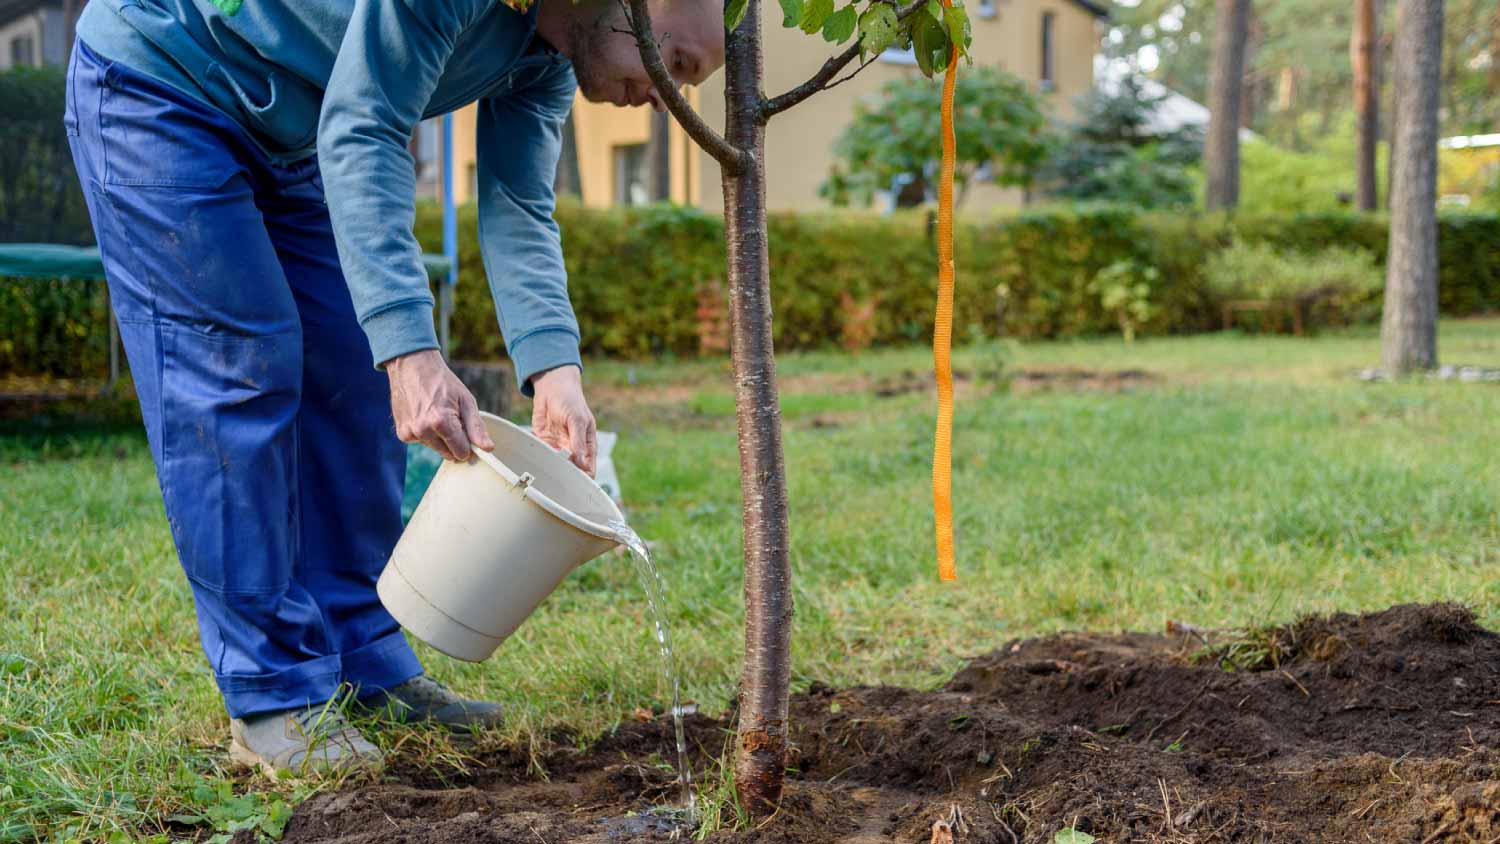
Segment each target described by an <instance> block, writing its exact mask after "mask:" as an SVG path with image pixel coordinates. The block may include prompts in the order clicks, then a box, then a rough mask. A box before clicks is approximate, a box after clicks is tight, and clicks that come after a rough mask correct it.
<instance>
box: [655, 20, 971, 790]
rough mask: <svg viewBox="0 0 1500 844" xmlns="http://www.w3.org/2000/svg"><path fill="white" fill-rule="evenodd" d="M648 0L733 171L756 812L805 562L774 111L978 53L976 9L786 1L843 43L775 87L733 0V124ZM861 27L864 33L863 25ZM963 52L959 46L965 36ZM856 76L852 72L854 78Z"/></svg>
mask: <svg viewBox="0 0 1500 844" xmlns="http://www.w3.org/2000/svg"><path fill="white" fill-rule="evenodd" d="M646 4H647V0H629V5H628V7H627V8H628V12H629V17H630V26H631V29H632V30H633V32H634V34H635V39H636V46H637V47H638V48H639V49H640V53H641V60H642V61H643V62H644V64H645V66H646V71H647V73H648V74H650V76H651V80H652V82H653V84H654V85H655V87H656V90H657V92H658V93H659V94H660V95H661V97H662V99H663V100H664V101H665V102H666V104H667V108H668V109H669V110H670V111H671V112H672V115H673V116H674V117H676V118H677V122H678V123H679V124H680V125H681V126H682V128H683V130H684V131H686V132H687V134H688V136H689V137H690V138H692V139H693V141H694V142H695V143H697V144H698V145H699V146H701V147H702V148H703V149H704V150H705V151H707V152H708V153H709V154H710V155H712V156H713V157H714V158H715V159H717V160H718V162H719V165H720V167H721V168H722V170H723V174H724V237H725V241H726V244H725V245H726V251H727V257H728V278H729V309H730V337H729V350H730V361H731V364H732V369H733V379H734V395H735V416H736V419H737V424H738V431H739V446H740V494H741V498H742V504H741V506H742V509H743V514H742V515H743V523H744V555H745V667H744V674H743V675H742V677H741V679H740V707H739V712H740V716H739V717H740V721H739V752H738V754H737V757H736V760H735V767H734V774H735V789H736V791H737V792H738V794H739V798H740V804H741V805H742V806H743V807H744V808H745V809H746V810H747V811H748V812H749V813H750V814H751V815H752V816H753V817H756V818H766V817H769V816H770V815H771V814H773V813H774V812H775V811H776V809H777V808H778V807H779V806H780V803H781V790H782V783H783V780H784V778H785V775H786V753H787V710H788V698H789V690H790V685H791V632H792V627H791V621H792V590H791V579H792V572H791V566H790V561H789V556H788V552H789V550H790V539H789V535H788V529H787V496H786V466H785V462H784V460H783V458H782V447H781V403H780V397H779V394H778V392H777V389H776V361H775V357H774V354H773V350H772V346H771V283H770V282H771V278H770V266H769V263H768V258H767V243H766V171H765V129H766V122H767V121H768V120H770V119H771V118H772V117H774V116H775V115H777V114H779V113H780V112H782V111H785V110H787V109H789V108H791V107H792V106H795V105H797V104H798V103H800V102H802V101H803V100H805V99H807V98H808V97H810V96H812V95H813V94H815V93H818V92H819V91H823V90H826V89H828V88H831V87H833V86H834V85H837V84H838V83H839V82H840V81H842V79H838V78H836V77H838V74H839V73H840V71H842V70H843V69H844V68H846V67H848V66H849V64H851V63H852V62H854V61H855V60H856V59H860V65H859V68H856V69H855V70H854V71H852V72H853V73H857V72H859V69H862V68H864V67H865V66H866V65H868V64H869V63H870V62H872V61H873V60H874V59H875V57H876V56H879V55H880V53H881V52H882V51H884V50H885V49H886V48H887V47H890V46H892V45H899V46H902V47H905V46H907V45H910V46H911V47H912V49H913V50H914V51H915V54H916V58H917V62H918V65H919V66H920V67H921V69H922V70H923V71H924V72H926V73H929V74H930V73H933V72H935V71H937V70H941V69H943V68H945V67H946V66H947V65H948V63H949V60H950V51H951V52H955V53H956V52H965V51H966V50H967V45H968V40H969V26H968V18H967V16H966V14H965V13H964V11H963V8H962V6H955V7H951V8H950V7H943V6H940V5H939V2H938V0H911V2H910V4H909V5H905V6H900V7H898V6H897V5H895V4H894V3H892V2H888V0H866V2H865V3H864V6H865V8H864V10H863V11H860V10H859V8H858V5H859V2H858V0H854V2H850V3H848V4H847V5H845V6H843V7H842V8H840V9H838V10H837V11H835V10H834V0H781V7H782V9H783V11H784V12H785V13H786V21H785V23H786V25H787V26H793V25H795V26H798V27H800V28H801V29H802V31H804V32H806V33H808V34H809V35H811V34H814V33H819V32H821V33H822V35H823V37H824V39H825V40H827V41H829V42H832V43H835V44H840V43H843V42H845V41H848V40H849V39H850V38H851V37H852V38H854V43H852V44H850V45H849V46H848V47H847V48H845V49H844V50H843V51H841V52H840V53H838V54H837V55H835V56H833V57H831V58H829V59H828V60H827V61H825V62H824V63H823V65H822V67H821V68H819V70H818V72H817V73H815V74H814V75H813V76H812V78H810V79H808V80H807V81H806V82H804V83H802V84H801V85H798V86H797V87H796V88H793V89H792V90H790V91H787V92H786V93H784V94H781V95H779V96H775V97H767V96H766V95H765V94H764V93H763V91H762V90H761V87H762V86H761V80H762V63H761V62H762V59H761V29H760V26H761V25H760V9H761V4H760V3H759V2H749V0H727V2H726V3H725V9H724V23H725V27H726V29H727V30H728V35H727V39H726V42H725V65H724V77H725V78H724V99H725V105H726V109H725V123H726V126H725V131H724V133H723V134H722V135H721V134H719V133H718V132H717V131H715V130H714V129H713V128H712V127H710V126H709V125H708V124H707V123H705V122H704V120H703V118H702V117H701V116H700V115H699V114H698V113H697V112H695V111H694V110H693V108H692V106H691V105H690V104H689V103H688V101H687V100H686V98H684V97H683V96H682V94H681V93H680V92H679V91H678V90H677V87H676V84H675V83H674V82H673V80H672V77H671V75H670V74H669V73H668V71H667V68H666V65H665V64H664V63H663V61H662V56H661V51H660V49H659V47H658V45H657V41H656V36H655V34H654V33H653V31H652V29H651V16H650V12H649V10H648V9H647V5H646ZM856 33H857V35H856ZM955 44H956V45H957V50H954V45H955ZM844 78H847V77H844Z"/></svg>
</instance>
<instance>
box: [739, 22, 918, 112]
mask: <svg viewBox="0 0 1500 844" xmlns="http://www.w3.org/2000/svg"><path fill="white" fill-rule="evenodd" d="M892 5H894V3H893V4H892ZM925 5H927V0H916V2H915V3H912V4H911V5H910V6H907V7H905V8H903V9H900V10H899V11H897V12H896V20H898V21H904V20H906V19H907V18H909V17H911V16H912V15H914V14H916V12H917V10H918V9H920V8H922V7H923V6H925ZM858 56H859V34H858V33H857V32H856V33H855V37H854V43H853V44H850V45H849V46H848V47H847V48H845V50H844V52H842V53H839V54H838V55H836V56H833V57H831V58H829V59H828V61H826V62H823V66H822V67H821V68H818V72H817V73H815V74H813V76H812V78H811V79H809V80H807V81H806V82H803V83H802V84H801V85H798V86H797V87H795V88H793V89H791V90H790V91H787V92H786V93H785V94H782V95H780V96H777V97H772V98H770V99H769V100H761V103H760V116H761V118H760V119H761V120H762V121H765V120H768V119H770V118H771V117H772V116H773V115H776V114H780V113H781V112H783V111H786V110H787V109H789V108H791V107H792V106H794V105H796V104H797V103H800V102H802V101H803V100H805V99H807V98H808V97H811V96H812V95H813V94H816V93H818V92H819V91H826V90H828V89H829V88H832V87H833V86H834V85H837V84H839V82H847V81H848V80H849V79H850V77H852V76H854V74H855V73H858V72H859V71H861V70H864V69H865V67H867V66H868V65H870V64H871V63H873V62H874V61H875V58H876V57H875V56H871V57H870V61H867V62H864V63H863V64H861V65H860V66H859V67H858V68H856V69H855V71H854V73H850V74H849V76H846V77H844V78H843V79H840V80H838V82H834V81H832V80H833V77H835V76H837V75H838V72H839V71H841V70H843V69H844V68H845V67H847V66H848V65H849V63H850V62H852V61H854V60H855V59H856V58H857V57H858Z"/></svg>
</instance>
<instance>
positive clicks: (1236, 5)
mask: <svg viewBox="0 0 1500 844" xmlns="http://www.w3.org/2000/svg"><path fill="white" fill-rule="evenodd" d="M1217 10H1218V22H1217V24H1216V31H1215V33H1214V69H1213V79H1212V82H1211V84H1210V87H1209V91H1208V110H1209V117H1208V138H1207V141H1206V144H1205V146H1204V149H1203V158H1204V169H1205V170H1206V171H1207V176H1208V185H1207V188H1206V190H1205V192H1204V205H1206V206H1207V207H1208V210H1210V211H1214V210H1218V209H1221V208H1233V207H1235V206H1236V205H1238V204H1239V201H1240V100H1241V98H1242V97H1243V96H1244V87H1245V41H1246V40H1247V38H1248V37H1249V31H1250V0H1218V4H1217Z"/></svg>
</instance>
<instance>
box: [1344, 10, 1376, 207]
mask: <svg viewBox="0 0 1500 844" xmlns="http://www.w3.org/2000/svg"><path fill="white" fill-rule="evenodd" d="M1379 29H1380V18H1379V17H1378V16H1377V15H1376V13H1375V0H1354V34H1353V36H1352V37H1351V38H1350V39H1349V59H1350V65H1351V67H1352V68H1353V70H1354V135H1355V146H1356V148H1355V153H1354V176H1355V179H1354V182H1355V191H1354V201H1355V205H1356V206H1357V207H1358V208H1359V210H1361V211H1374V210H1375V208H1376V204H1377V203H1378V202H1379V198H1378V197H1377V196H1376V191H1377V188H1376V184H1375V147H1376V144H1377V143H1378V142H1379V140H1380V83H1379V81H1378V80H1379V79H1380V34H1379Z"/></svg>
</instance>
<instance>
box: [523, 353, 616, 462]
mask: <svg viewBox="0 0 1500 844" xmlns="http://www.w3.org/2000/svg"><path fill="white" fill-rule="evenodd" d="M531 386H532V389H533V390H535V392H536V399H535V401H534V402H533V404H532V406H531V430H532V432H533V433H535V434H536V435H537V436H538V437H540V438H541V440H542V442H545V443H547V444H548V445H550V446H552V447H553V448H559V449H561V448H566V449H567V450H569V451H571V452H572V453H573V463H574V464H575V465H577V466H578V468H580V469H582V470H583V471H585V472H588V474H589V477H593V476H594V456H595V454H596V453H597V452H598V451H599V437H598V432H597V431H596V430H595V428H594V414H593V412H592V411H590V410H589V403H588V402H587V401H584V398H583V375H582V373H581V372H580V371H579V369H578V367H576V366H573V365H571V364H569V365H568V366H559V367H557V368H556V369H549V370H547V371H545V372H542V373H540V374H538V375H534V376H532V378H531Z"/></svg>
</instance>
